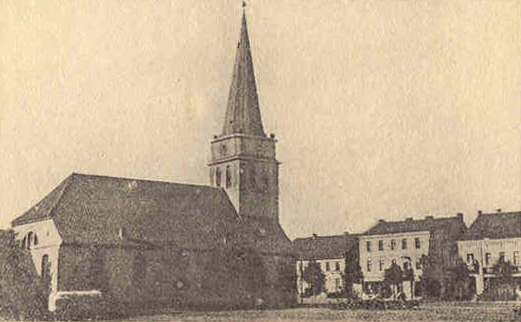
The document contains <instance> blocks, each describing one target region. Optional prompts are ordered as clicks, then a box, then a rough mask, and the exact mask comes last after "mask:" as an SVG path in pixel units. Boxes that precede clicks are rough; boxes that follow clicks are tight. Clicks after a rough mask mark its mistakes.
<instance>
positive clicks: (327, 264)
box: [293, 233, 361, 296]
mask: <svg viewBox="0 0 521 322" xmlns="http://www.w3.org/2000/svg"><path fill="white" fill-rule="evenodd" d="M357 236H358V235H355V234H348V233H345V234H343V235H334V236H317V235H316V234H313V236H312V237H307V238H297V239H295V240H294V241H293V249H294V253H295V255H296V256H297V260H296V274H297V288H298V293H299V295H300V296H302V295H303V294H305V293H306V290H307V289H308V288H309V284H308V283H307V282H306V281H304V279H303V278H302V274H303V272H304V270H305V269H306V267H307V266H308V265H309V263H310V262H311V261H315V262H317V263H318V264H319V265H320V268H321V271H322V272H323V273H324V275H325V277H326V278H325V286H324V292H325V293H340V292H341V291H342V290H343V289H344V287H345V285H344V279H343V274H344V272H345V265H346V257H347V258H349V259H350V260H352V261H354V262H357V260H358V256H357V253H358V247H357ZM354 288H355V291H356V290H358V291H360V290H361V285H358V286H356V285H355V286H354Z"/></svg>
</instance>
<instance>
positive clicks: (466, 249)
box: [458, 212, 521, 294]
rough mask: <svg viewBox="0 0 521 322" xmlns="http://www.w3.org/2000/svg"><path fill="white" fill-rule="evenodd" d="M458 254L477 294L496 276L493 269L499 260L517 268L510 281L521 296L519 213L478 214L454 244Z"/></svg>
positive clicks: (520, 221)
mask: <svg viewBox="0 0 521 322" xmlns="http://www.w3.org/2000/svg"><path fill="white" fill-rule="evenodd" d="M458 253H459V256H460V257H461V258H462V259H463V260H465V261H466V262H467V265H468V266H469V270H470V271H471V274H472V275H473V276H474V278H475V282H476V293H477V294H482V293H483V291H484V289H485V287H486V284H487V282H488V281H489V280H490V279H493V278H495V277H496V276H497V272H496V271H495V270H494V269H493V266H494V265H495V264H497V263H498V261H499V259H500V258H503V259H504V260H505V261H509V262H510V263H511V264H513V265H514V266H516V267H517V273H515V274H514V278H515V279H514V281H515V283H516V287H517V290H518V292H519V293H521V212H510V213H503V212H498V213H492V214H484V213H481V212H480V213H479V215H478V217H477V218H476V220H475V221H474V223H472V225H471V226H470V228H469V229H468V231H467V233H466V234H465V235H464V236H463V237H462V238H461V240H459V241H458Z"/></svg>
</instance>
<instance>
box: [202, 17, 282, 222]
mask: <svg viewBox="0 0 521 322" xmlns="http://www.w3.org/2000/svg"><path fill="white" fill-rule="evenodd" d="M276 143H277V140H275V135H274V134H272V135H270V136H269V137H267V136H266V134H265V132H264V128H263V126H262V120H261V114H260V109H259V98H258V96H257V86H256V84H255V75H254V72H253V61H252V58H251V49H250V40H249V38H248V27H247V24H246V15H245V14H244V11H243V15H242V26H241V34H240V40H239V44H238V46H237V53H236V56H235V66H234V69H233V78H232V84H231V87H230V95H229V97H228V106H227V109H226V117H225V120H224V126H223V131H222V133H221V135H219V136H215V137H214V139H213V140H212V143H211V147H212V159H211V160H210V162H209V164H208V165H209V167H210V183H211V185H212V186H214V187H221V188H224V189H226V192H227V194H228V197H229V198H230V201H231V202H232V203H233V205H234V206H235V209H236V210H237V213H238V214H239V216H241V217H250V218H262V219H268V220H272V221H275V222H278V220H279V162H278V161H277V159H276V158H275V145H276Z"/></svg>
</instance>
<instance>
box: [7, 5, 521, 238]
mask: <svg viewBox="0 0 521 322" xmlns="http://www.w3.org/2000/svg"><path fill="white" fill-rule="evenodd" d="M0 2H1V3H2V4H1V6H0V24H1V28H0V32H1V33H2V34H0V58H1V65H0V75H1V78H0V85H1V87H0V109H1V110H0V112H1V114H0V117H1V123H0V165H1V172H0V218H1V219H0V226H3V227H6V226H7V225H8V224H9V222H10V220H12V219H13V218H14V217H15V216H18V215H20V214H22V213H23V212H24V211H26V210H27V209H28V208H29V207H31V206H32V205H34V204H35V203H36V202H37V201H38V200H40V199H41V198H42V197H44V196H45V195H46V194H47V193H48V192H49V191H50V190H52V189H53V188H54V187H55V186H56V185H58V184H59V183H60V182H61V181H62V180H63V179H65V178H66V177H67V176H68V175H69V174H70V173H72V172H81V173H90V174H100V175H109V176H121V177H130V178H143V179H152V180H154V179H157V180H165V181H172V182H187V183H199V184H207V183H208V175H207V174H208V170H207V168H206V163H207V161H208V160H209V159H210V153H209V152H210V151H209V148H210V147H209V142H210V139H211V138H212V136H213V135H214V134H218V133H219V132H220V131H221V126H222V122H223V119H224V114H225V109H226V103H227V95H228V89H229V86H230V81H231V75H232V68H233V60H234V57H235V50H236V48H237V40H238V35H239V27H240V15H241V6H240V1H235V0H233V1H232V0H212V1H193V0H153V1H152V0H150V1H147V0H128V1H126V0H125V1H115V0H111V1H105V0H97V1H94V0H89V1H87V0H85V1H80V0H74V1H58V0H47V1H36V0H33V1H30V0H0ZM248 2H249V3H248V6H247V8H246V12H247V19H248V27H249V32H250V41H251V45H252V53H253V60H254V66H255V72H256V79H257V86H258V90H259V97H260V104H261V113H262V117H263V121H264V127H265V129H266V131H267V132H268V133H275V134H276V135H277V138H278V139H279V143H278V146H277V153H278V159H279V161H281V162H282V165H281V171H280V188H281V192H280V193H281V196H280V206H281V214H280V217H281V223H282V225H283V227H284V229H285V231H286V232H287V234H288V235H289V236H290V237H291V238H295V237H298V236H307V235H310V234H311V233H318V234H321V235H323V234H337V233H342V232H344V231H350V232H361V231H362V230H364V229H366V228H368V227H370V226H371V225H372V224H374V223H375V222H376V221H377V220H378V218H385V219H403V218H405V217H414V218H422V217H424V216H426V215H435V216H453V215H455V214H456V213H457V212H463V213H464V214H465V218H466V221H467V223H468V224H469V223H471V221H472V220H473V219H474V218H475V217H476V214H477V211H478V210H480V209H481V210H483V211H495V210H496V209H497V208H502V209H503V211H512V210H521V45H520V44H521V35H520V30H521V22H520V21H521V19H520V17H521V1H497V0H494V1H475V0H470V1H434V0H433V1H428V0H424V1H415V0H401V1H369V0H336V1H335V0H306V1H302V0H277V1H273V0H271V1H268V0H250V1H248Z"/></svg>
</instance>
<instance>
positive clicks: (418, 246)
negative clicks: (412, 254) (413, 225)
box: [414, 237, 421, 249]
mask: <svg viewBox="0 0 521 322" xmlns="http://www.w3.org/2000/svg"><path fill="white" fill-rule="evenodd" d="M414 247H416V249H420V247H421V245H420V238H418V237H416V238H414Z"/></svg>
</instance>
